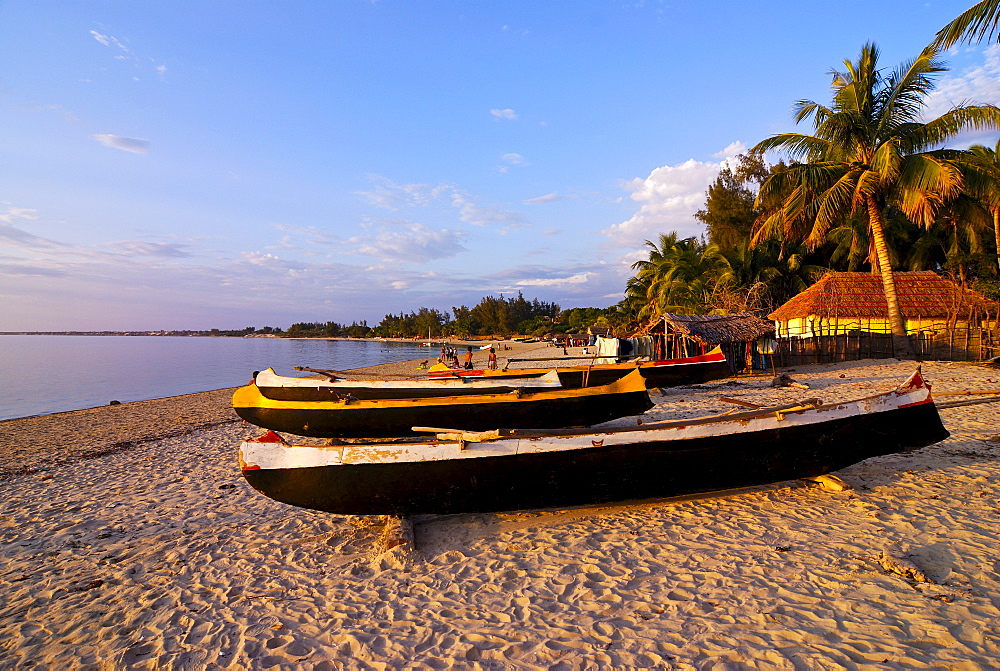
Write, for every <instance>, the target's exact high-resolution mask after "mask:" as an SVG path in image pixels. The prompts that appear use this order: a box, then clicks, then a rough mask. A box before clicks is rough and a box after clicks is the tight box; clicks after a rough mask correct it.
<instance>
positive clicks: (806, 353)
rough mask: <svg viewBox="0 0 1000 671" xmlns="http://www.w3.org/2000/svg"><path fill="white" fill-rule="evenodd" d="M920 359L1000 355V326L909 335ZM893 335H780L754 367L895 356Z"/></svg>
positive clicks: (974, 359)
mask: <svg viewBox="0 0 1000 671" xmlns="http://www.w3.org/2000/svg"><path fill="white" fill-rule="evenodd" d="M907 337H908V338H909V339H910V347H911V348H912V350H913V353H914V356H915V358H916V359H917V360H918V361H924V360H934V361H985V360H987V359H992V358H994V357H997V356H1000V329H996V328H982V327H968V328H963V327H956V328H954V329H949V330H947V331H939V332H936V333H931V332H919V333H913V334H910V335H909V336H907ZM893 345H894V342H893V335H892V334H889V333H870V332H867V331H853V332H848V333H841V334H836V335H824V336H814V337H809V338H799V337H791V338H780V339H778V341H777V344H776V346H775V347H774V352H773V353H772V354H770V355H766V356H759V357H754V368H760V369H765V368H768V367H770V366H771V365H774V366H782V367H786V366H799V365H804V364H809V363H837V362H841V361H857V360H859V359H890V358H893V357H894V356H895V349H894V347H893Z"/></svg>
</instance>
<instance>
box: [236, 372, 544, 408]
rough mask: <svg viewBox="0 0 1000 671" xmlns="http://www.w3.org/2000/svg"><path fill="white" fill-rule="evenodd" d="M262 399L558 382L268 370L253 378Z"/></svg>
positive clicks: (466, 390)
mask: <svg viewBox="0 0 1000 671" xmlns="http://www.w3.org/2000/svg"><path fill="white" fill-rule="evenodd" d="M254 384H256V386H257V389H259V390H260V393H261V395H262V396H264V397H265V398H269V399H271V400H275V401H296V402H310V403H311V402H335V401H338V400H340V399H342V398H351V399H354V400H359V401H372V400H396V399H410V398H413V399H416V398H440V397H446V396H471V395H481V394H507V393H510V392H513V391H517V390H520V391H521V392H522V393H530V392H537V391H543V390H547V389H561V388H562V383H561V382H560V380H559V377H558V375H557V374H556V372H555V371H554V370H549V371H545V372H544V374H540V375H531V376H525V377H519V378H510V379H502V380H495V381H493V380H485V379H472V380H467V379H465V378H457V379H456V378H451V379H448V378H445V379H431V380H380V379H375V380H342V379H338V380H336V381H328V380H320V379H315V378H296V377H283V376H280V375H276V374H275V373H274V371H273V370H272V369H270V368H269V369H267V370H266V371H263V372H261V373H259V374H258V375H257V376H256V378H255V379H254Z"/></svg>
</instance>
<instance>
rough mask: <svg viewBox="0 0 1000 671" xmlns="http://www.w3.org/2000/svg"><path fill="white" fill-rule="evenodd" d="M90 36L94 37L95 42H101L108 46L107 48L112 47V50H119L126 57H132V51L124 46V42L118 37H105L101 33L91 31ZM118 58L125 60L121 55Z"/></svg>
mask: <svg viewBox="0 0 1000 671" xmlns="http://www.w3.org/2000/svg"><path fill="white" fill-rule="evenodd" d="M90 34H91V35H92V36H93V38H94V39H95V40H97V41H98V42H100V43H101V44H103V45H104V46H106V47H112V48H117V49H118V50H120V51H121V52H122V53H123V54H124V55H127V56H131V55H132V50H131V49H129V48H128V47H127V46H125V45H124V44H122V42H121V41H120V40H119V39H118V38H117V37H114V36H112V35H105V34H103V33H99V32H97V31H96V30H91V31H90ZM118 58H123V56H122V55H119V56H118Z"/></svg>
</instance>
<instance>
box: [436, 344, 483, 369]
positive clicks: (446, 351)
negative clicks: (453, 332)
mask: <svg viewBox="0 0 1000 671" xmlns="http://www.w3.org/2000/svg"><path fill="white" fill-rule="evenodd" d="M438 363H443V364H446V365H448V366H450V367H452V368H458V367H459V362H458V350H456V349H455V348H454V347H452V346H451V345H441V356H439V357H438ZM486 365H487V367H488V368H489V369H490V370H496V369H497V348H496V346H494V345H490V353H489V358H488V359H487V364H486ZM462 367H463V368H465V369H466V370H472V345H469V347H468V348H467V349H466V352H465V363H464V365H462Z"/></svg>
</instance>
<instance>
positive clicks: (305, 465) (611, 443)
mask: <svg viewBox="0 0 1000 671" xmlns="http://www.w3.org/2000/svg"><path fill="white" fill-rule="evenodd" d="M948 435H949V434H948V431H947V430H946V429H945V428H944V426H943V425H942V423H941V419H940V417H939V416H938V412H937V408H936V406H935V405H934V402H933V400H932V398H931V394H930V387H929V385H928V384H926V383H925V382H924V380H923V378H922V377H921V375H920V371H919V369H918V370H917V372H916V373H914V375H913V376H911V377H910V378H909V379H908V380H906V381H905V382H904V383H903V384H901V385H900V386H899V387H897V388H896V389H894V390H892V391H889V392H886V393H883V394H878V395H875V396H869V397H866V398H862V399H859V400H856V401H848V402H843V403H831V404H827V405H824V404H821V403H820V402H819V401H817V400H812V401H807V402H803V403H801V404H796V405H794V406H784V407H780V408H766V409H759V410H752V411H748V412H740V413H736V414H726V415H719V416H715V417H708V418H703V419H697V420H679V421H666V422H657V423H649V424H644V425H639V426H634V427H629V428H615V429H605V430H594V429H586V430H549V431H537V430H522V429H507V430H504V429H500V430H495V431H489V432H486V433H468V432H448V431H444V430H441V431H440V432H439V433H438V434H437V437H436V438H435V439H433V440H420V441H419V442H409V443H406V442H402V443H390V442H385V441H368V442H364V443H360V442H359V443H352V444H346V445H330V446H294V445H289V444H287V443H286V442H285V441H284V440H283V439H282V438H281V437H280V436H279V435H277V434H276V433H273V432H268V433H267V434H265V435H263V436H261V437H259V438H256V439H253V440H247V441H246V442H244V443H243V444H242V445H241V446H240V450H239V460H240V467H241V469H242V472H243V476H244V477H245V478H246V480H247V482H248V483H249V484H250V485H251V486H253V487H254V488H255V489H257V490H258V491H260V492H261V493H263V494H264V495H266V496H268V497H270V498H272V499H275V500H277V501H281V502H283V503H288V504H290V505H294V506H300V507H303V508H311V509H314V510H322V511H328V512H333V513H339V514H355V515H376V514H398V515H403V514H423V513H428V514H447V513H476V512H495V511H503V510H518V509H533V508H552V507H562V506H575V505H586V504H595V503H607V502H612V501H623V500H632V499H644V498H657V497H669V496H678V495H683V494H692V493H698V492H706V491H716V490H725V489H732V488H737V487H746V486H751V485H760V484H767V483H772V482H780V481H782V480H789V479H794V478H804V477H815V476H819V475H823V474H826V473H829V472H831V471H836V470H838V469H841V468H844V467H846V466H849V465H851V464H855V463H857V462H859V461H863V460H864V459H868V458H870V457H875V456H879V455H884V454H891V453H896V452H905V451H909V450H912V449H916V448H919V447H924V446H926V445H930V444H933V443H936V442H938V441H940V440H943V439H945V438H947V437H948Z"/></svg>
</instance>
